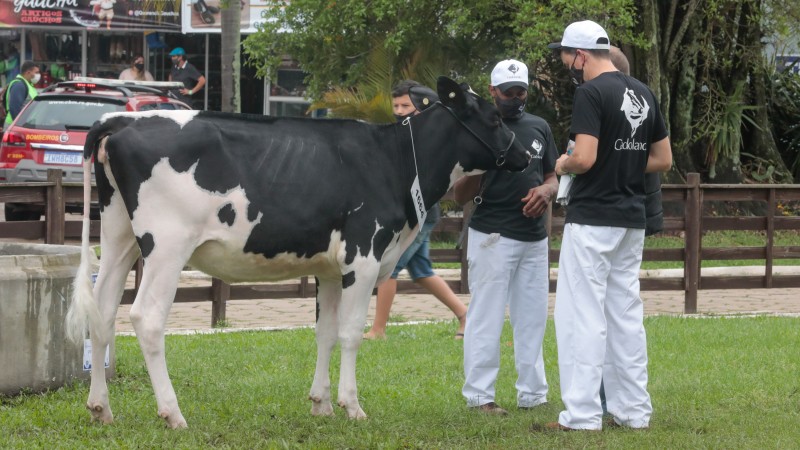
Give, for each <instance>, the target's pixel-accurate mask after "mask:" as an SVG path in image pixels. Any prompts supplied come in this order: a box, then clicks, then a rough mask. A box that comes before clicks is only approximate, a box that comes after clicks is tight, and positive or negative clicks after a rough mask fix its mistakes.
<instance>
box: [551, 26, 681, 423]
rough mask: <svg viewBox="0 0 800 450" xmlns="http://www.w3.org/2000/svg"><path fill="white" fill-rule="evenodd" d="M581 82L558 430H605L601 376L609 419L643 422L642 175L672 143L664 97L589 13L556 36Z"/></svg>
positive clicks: (562, 280)
mask: <svg viewBox="0 0 800 450" xmlns="http://www.w3.org/2000/svg"><path fill="white" fill-rule="evenodd" d="M550 48H552V49H554V50H555V51H556V52H557V57H559V58H560V59H561V62H562V64H563V65H564V67H565V68H567V70H568V71H569V74H570V78H571V79H572V80H573V82H575V83H576V84H578V88H577V89H576V90H575V96H574V100H573V108H572V111H573V112H572V123H571V125H570V136H571V138H572V140H574V141H575V147H574V148H573V149H572V152H571V154H564V155H562V156H561V157H559V159H558V160H557V161H556V173H557V174H558V175H564V174H567V173H569V174H574V175H575V178H574V180H573V182H572V186H571V188H570V198H569V203H568V205H567V214H566V218H565V223H564V235H563V240H562V243H561V254H560V258H559V263H558V281H557V288H556V304H555V313H554V320H555V328H556V343H557V345H558V366H559V375H560V378H561V399H562V401H563V402H564V406H565V410H564V411H562V412H561V413H560V414H559V416H558V421H557V422H551V423H548V424H546V425H545V426H546V427H547V428H550V429H555V430H594V431H597V430H601V429H602V428H603V425H604V423H603V419H602V416H603V409H602V405H601V400H600V385H601V380H602V383H603V385H604V388H605V389H604V390H605V396H606V405H607V407H608V413H609V414H611V415H612V416H613V421H610V422H607V423H606V425H608V426H624V427H629V428H635V429H645V428H648V427H649V425H650V417H651V415H652V410H653V408H652V403H651V400H650V394H649V393H648V392H647V380H648V374H647V338H646V335H645V330H644V324H643V319H644V314H643V305H642V299H641V297H640V296H639V268H640V266H641V262H642V249H643V247H644V235H645V227H646V223H647V217H646V208H645V195H646V187H645V185H646V184H645V173H653V172H661V171H666V170H669V169H670V167H671V165H672V148H671V145H670V141H669V135H668V133H667V129H666V126H665V124H664V119H663V117H662V115H661V112H660V109H659V105H658V102H657V101H656V97H655V95H654V94H653V93H652V91H650V89H649V88H648V87H647V86H646V85H644V84H643V83H642V82H640V81H639V80H636V79H635V78H633V77H630V76H628V75H625V74H623V73H622V72H620V71H619V70H617V68H616V67H615V66H614V64H613V62H612V60H611V57H610V53H609V52H610V48H611V46H610V41H609V38H608V34H606V31H605V30H604V29H603V27H601V26H600V25H599V24H597V23H595V22H592V21H590V20H585V21H581V22H575V23H572V24H570V25H569V26H568V27H567V28H566V29H565V30H564V34H563V37H562V39H561V41H560V42H555V43H553V44H550Z"/></svg>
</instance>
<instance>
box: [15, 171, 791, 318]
mask: <svg viewBox="0 0 800 450" xmlns="http://www.w3.org/2000/svg"><path fill="white" fill-rule="evenodd" d="M662 194H663V201H664V205H665V210H667V211H668V212H669V211H676V213H674V214H672V215H667V216H666V217H665V220H664V231H665V232H667V233H676V234H682V235H683V236H684V246H683V248H670V249H645V251H644V260H645V261H678V262H682V263H683V276H680V277H673V278H663V277H661V278H645V279H642V280H641V288H642V290H654V291H657V290H683V291H684V294H685V302H684V311H685V312H686V313H696V312H697V292H698V290H699V289H747V288H786V287H800V275H782V276H776V275H775V274H774V273H773V264H774V261H775V260H776V259H789V258H800V245H790V246H776V245H775V243H774V234H775V231H778V230H794V231H800V217H797V216H785V215H782V214H781V206H782V205H785V204H791V203H796V202H798V201H800V185H753V184H750V185H719V184H700V176H699V175H698V174H689V175H688V177H687V183H686V184H685V185H664V186H662ZM93 198H94V199H96V193H95V192H93ZM82 200H83V187H82V186H81V185H79V184H65V183H62V180H61V171H59V170H51V171H49V172H48V181H47V182H43V183H23V184H0V203H5V202H17V203H25V202H28V203H42V204H44V205H45V208H46V213H45V220H44V221H24V222H0V238H5V239H9V238H10V239H25V240H38V241H44V242H45V243H49V244H63V243H64V242H65V240H71V241H75V240H79V239H80V236H81V222H80V221H76V220H69V221H65V214H64V209H65V206H64V205H65V204H66V203H80V202H82ZM715 202H716V204H722V205H731V204H736V203H741V202H747V203H750V204H751V205H752V204H755V205H757V206H756V208H755V209H761V210H763V211H764V213H763V214H761V215H748V216H742V215H715V214H712V213H709V212H708V211H709V205H711V204H712V203H715ZM464 215H465V216H468V215H469V211H467V212H465V214H464ZM548 216H549V217H548V218H549V221H548V223H549V227H550V232H551V233H555V234H556V235H559V234H561V232H562V231H563V227H564V219H563V217H559V216H558V214H555V215H554V214H552V211H550V212H548ZM463 226H464V219H463V218H462V217H444V218H443V219H442V220H441V221H440V222H439V224H438V225H437V227H436V229H435V230H434V233H449V234H451V235H458V234H459V233H460V232H461V230H462V228H463ZM718 230H751V231H760V232H763V233H764V236H765V239H766V242H765V245H763V246H757V247H725V248H721V247H704V246H703V245H702V237H703V234H704V233H705V232H707V231H718ZM99 235H100V221H99V220H95V221H92V225H91V237H92V239H93V240H95V241H96V240H97V239H99ZM798 244H800V243H798ZM464 248H466V245H465V246H464ZM558 255H559V251H558V249H553V248H551V249H550V255H549V256H550V260H551V261H558ZM431 259H432V260H433V261H434V262H453V263H460V265H461V276H460V278H459V279H456V280H447V282H448V284H449V285H450V287H451V288H452V289H453V290H454V291H455V292H459V293H468V287H467V286H468V282H467V264H466V250H463V251H462V250H459V249H432V250H431ZM739 259H759V260H764V261H765V264H764V274H763V275H758V276H735V277H734V276H701V273H700V266H701V263H702V261H703V260H739ZM135 268H136V270H137V271H136V274H137V276H136V286H137V287H138V285H139V280H140V274H141V264H140V263H139V264H137V266H136V267H135ZM554 290H555V280H550V291H551V292H553V291H554ZM398 292H405V293H421V292H424V290H423V289H422V288H420V287H419V286H417V285H416V284H414V283H413V282H411V281H400V282H399V283H398ZM135 295H136V288H133V289H126V290H125V293H124V295H123V299H122V302H123V303H126V304H129V303H132V302H133V299H134V298H135ZM315 295H316V288H315V284H314V282H313V281H310V280H309V277H302V278H300V279H298V280H294V281H292V280H289V281H287V282H284V283H281V284H275V283H272V284H234V285H229V284H227V283H224V282H222V281H221V280H217V279H213V280H212V282H211V285H210V286H206V287H180V288H179V289H178V292H177V294H176V297H175V301H176V302H197V301H211V302H212V304H213V307H212V317H211V323H212V325H213V324H215V323H217V321H219V320H224V319H225V304H226V302H227V301H228V300H249V299H271V298H310V297H315Z"/></svg>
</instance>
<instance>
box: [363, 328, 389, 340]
mask: <svg viewBox="0 0 800 450" xmlns="http://www.w3.org/2000/svg"><path fill="white" fill-rule="evenodd" d="M362 338H363V339H366V340H368V341H376V340H384V339H386V333H376V332H374V331H372V330H369V331H368V332H366V333H364V335H363V336H362Z"/></svg>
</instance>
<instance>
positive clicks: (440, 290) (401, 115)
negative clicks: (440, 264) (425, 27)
mask: <svg viewBox="0 0 800 450" xmlns="http://www.w3.org/2000/svg"><path fill="white" fill-rule="evenodd" d="M437 101H439V96H438V95H436V92H434V91H433V90H432V89H430V88H427V87H425V86H422V85H420V84H419V83H417V82H416V81H413V80H405V81H401V82H400V83H398V84H397V86H395V88H394V89H392V112H393V113H394V117H395V119H397V121H398V122H403V121H404V120H405V119H407V118H410V117H413V116H415V115H417V114H419V113H421V112H422V111H424V110H426V109H427V108H428V107H430V106H432V105H433V104H434V103H436V102H437ZM440 216H441V211H440V210H439V205H438V204H437V205H434V207H433V208H431V210H430V211H428V214H427V216H425V223H423V224H422V226H421V228H420V231H419V233H418V234H417V237H416V238H414V242H412V243H411V245H410V246H409V247H408V248H407V249H406V251H405V252H404V253H403V255H402V256H400V259H399V260H398V261H397V265H396V266H395V269H394V272H392V276H391V277H390V278H389V279H388V280H386V281H385V282H383V283H381V284H380V285H379V286H378V296H377V300H376V303H375V320H373V322H372V327H371V328H370V329H369V331H367V332H366V333H365V334H364V339H385V338H386V323H387V322H388V320H389V312H390V311H391V309H392V302H393V301H394V296H395V294H396V293H397V276H398V274H399V273H400V271H401V270H403V269H406V270H407V271H408V273H409V275H410V276H411V279H412V280H414V282H415V283H417V284H419V285H420V286H422V287H424V288H425V289H426V290H427V291H428V292H430V293H431V294H433V295H434V296H435V297H436V298H437V299H438V300H439V301H440V302H442V303H443V304H444V305H445V306H447V307H448V308H450V310H451V311H453V314H454V315H455V316H456V318H457V319H458V320H459V328H458V331H456V335H455V338H456V339H461V338H463V336H464V322H465V320H466V316H467V307H466V306H464V303H462V302H461V300H460V299H459V298H458V297H457V296H456V294H455V293H453V291H452V289H450V286H449V285H448V284H447V282H446V281H444V280H443V279H442V278H441V277H440V276H438V275H436V274H435V273H434V272H433V266H432V265H431V259H430V236H431V231H432V230H433V227H434V226H436V222H438V221H439V217H440Z"/></svg>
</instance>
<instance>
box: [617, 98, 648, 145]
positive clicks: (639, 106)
mask: <svg viewBox="0 0 800 450" xmlns="http://www.w3.org/2000/svg"><path fill="white" fill-rule="evenodd" d="M619 109H620V111H622V112H624V113H625V118H626V119H628V123H630V124H631V137H633V136H634V135H635V134H636V129H637V128H639V126H640V125H641V124H642V123H644V120H645V119H647V113H648V112H650V105H648V104H647V101H645V99H644V97H643V96H642V97H641V98H637V97H636V93H635V92H633V90H631V89H628V88H625V93H624V94H623V95H622V106H620V108H619Z"/></svg>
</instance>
